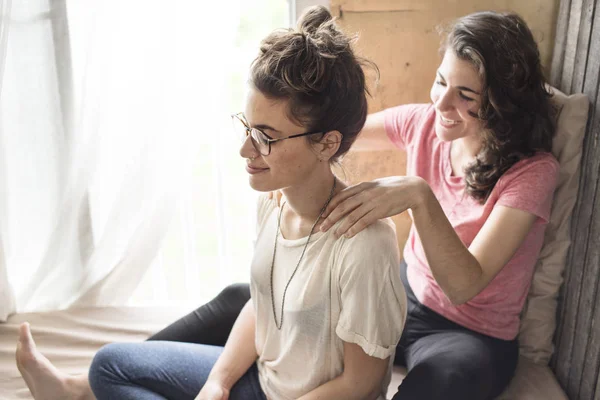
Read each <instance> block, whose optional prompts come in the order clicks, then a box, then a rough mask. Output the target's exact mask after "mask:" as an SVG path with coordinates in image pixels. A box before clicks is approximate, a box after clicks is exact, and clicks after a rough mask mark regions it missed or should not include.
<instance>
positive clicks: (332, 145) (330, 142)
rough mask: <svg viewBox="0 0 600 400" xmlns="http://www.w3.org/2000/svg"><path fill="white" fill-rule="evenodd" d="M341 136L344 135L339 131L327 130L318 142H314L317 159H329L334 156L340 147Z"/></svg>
mask: <svg viewBox="0 0 600 400" xmlns="http://www.w3.org/2000/svg"><path fill="white" fill-rule="evenodd" d="M343 138H344V137H343V136H342V134H341V133H340V132H339V131H329V132H327V133H325V135H323V137H322V138H321V140H320V141H319V143H316V144H315V148H316V150H317V157H319V160H322V161H329V160H330V159H331V157H333V156H335V154H336V153H337V151H338V149H339V148H340V145H341V143H342V139H343Z"/></svg>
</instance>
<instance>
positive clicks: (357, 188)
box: [323, 182, 367, 218]
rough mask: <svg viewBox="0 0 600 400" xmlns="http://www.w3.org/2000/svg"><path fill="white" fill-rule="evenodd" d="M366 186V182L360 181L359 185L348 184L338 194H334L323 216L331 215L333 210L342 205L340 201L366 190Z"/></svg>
mask: <svg viewBox="0 0 600 400" xmlns="http://www.w3.org/2000/svg"><path fill="white" fill-rule="evenodd" d="M366 186H367V185H366V183H365V182H362V183H359V184H358V185H354V186H348V187H347V188H346V189H344V190H342V191H341V192H339V193H338V194H336V195H335V196H333V197H332V198H331V201H330V202H329V204H328V205H327V208H326V209H325V212H324V213H323V218H327V217H328V216H329V214H331V212H332V211H333V210H334V209H335V208H336V207H337V206H338V205H340V203H343V202H344V201H346V199H348V198H350V197H352V196H355V195H356V194H358V193H360V192H362V191H363V190H365V189H366Z"/></svg>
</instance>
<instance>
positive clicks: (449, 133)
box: [434, 122, 464, 142]
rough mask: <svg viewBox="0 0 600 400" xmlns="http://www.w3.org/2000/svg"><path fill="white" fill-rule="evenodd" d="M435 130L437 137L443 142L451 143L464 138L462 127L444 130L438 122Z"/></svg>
mask: <svg viewBox="0 0 600 400" xmlns="http://www.w3.org/2000/svg"><path fill="white" fill-rule="evenodd" d="M434 129H435V135H436V136H437V137H438V139H440V140H441V141H443V142H451V141H453V140H456V139H460V138H461V137H463V136H464V135H463V130H462V127H459V126H456V127H454V128H444V127H443V126H441V125H440V124H439V123H437V122H436V124H435V127H434Z"/></svg>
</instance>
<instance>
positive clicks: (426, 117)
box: [384, 104, 435, 148]
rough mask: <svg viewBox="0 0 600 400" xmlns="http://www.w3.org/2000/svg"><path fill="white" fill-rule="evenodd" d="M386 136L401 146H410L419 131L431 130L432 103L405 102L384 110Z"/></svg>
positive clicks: (433, 110)
mask: <svg viewBox="0 0 600 400" xmlns="http://www.w3.org/2000/svg"><path fill="white" fill-rule="evenodd" d="M384 115H385V119H384V121H385V130H386V132H387V134H388V137H389V138H390V139H391V140H392V142H393V143H395V144H396V145H397V146H399V147H401V148H405V147H407V146H410V145H411V144H412V142H413V140H414V139H415V137H416V136H418V135H419V132H423V131H426V132H428V131H431V129H429V128H430V127H432V126H433V125H432V122H433V121H434V120H435V109H434V107H433V104H405V105H400V106H396V107H392V108H388V109H386V110H385V112H384Z"/></svg>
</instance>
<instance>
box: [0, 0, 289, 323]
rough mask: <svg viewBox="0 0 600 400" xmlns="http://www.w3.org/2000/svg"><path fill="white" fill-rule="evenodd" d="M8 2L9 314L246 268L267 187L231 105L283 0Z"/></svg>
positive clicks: (1, 275) (180, 292) (2, 301)
mask: <svg viewBox="0 0 600 400" xmlns="http://www.w3.org/2000/svg"><path fill="white" fill-rule="evenodd" d="M252 3H253V4H252ZM0 4H1V5H2V25H1V26H0V82H1V85H0V90H1V91H0V189H1V190H2V192H1V193H0V296H1V298H0V319H2V320H4V319H6V317H7V316H8V315H9V314H10V313H12V312H15V311H18V312H23V311H34V310H35V311H39V310H49V309H57V308H64V307H70V306H71V307H79V306H105V305H121V304H126V303H127V302H128V301H129V302H131V301H133V302H134V303H137V304H139V303H155V302H161V303H162V304H165V303H181V302H190V304H194V303H197V302H199V301H204V300H206V299H208V298H209V297H211V296H212V295H214V294H215V293H216V292H217V291H218V290H219V289H220V288H222V287H223V286H224V285H225V284H227V283H229V282H232V281H239V280H247V278H248V261H249V259H250V256H251V238H252V215H253V210H254V205H255V203H254V202H255V200H254V199H255V198H256V194H254V193H253V192H251V191H250V189H249V187H248V185H247V177H246V176H245V172H244V170H243V160H241V158H240V157H239V155H237V151H238V146H239V144H238V142H237V141H236V139H235V138H234V137H233V135H232V134H231V133H230V121H229V114H230V113H232V112H237V111H240V110H241V107H242V103H243V96H244V88H245V80H246V79H247V77H246V75H245V74H246V73H247V70H248V66H249V62H250V61H251V59H252V58H253V56H254V55H255V54H256V51H257V46H258V41H259V39H260V38H261V37H262V36H264V34H266V33H267V32H268V31H270V30H272V29H273V28H275V27H281V26H284V25H285V24H286V22H287V20H286V18H287V15H286V13H287V4H286V2H285V1H284V0H263V1H254V2H249V1H243V0H226V1H211V2H210V4H207V2H199V1H193V0H176V1H170V2H165V1H162V0H143V1H142V0H127V1H116V0H102V1H99V0H98V1H91V0H27V1H16V2H13V3H12V8H11V4H10V2H9V1H7V0H0ZM261 7H262V8H261ZM8 31H10V34H9V35H8V34H7V32H8ZM7 38H8V39H7ZM132 299H133V300H132Z"/></svg>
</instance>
